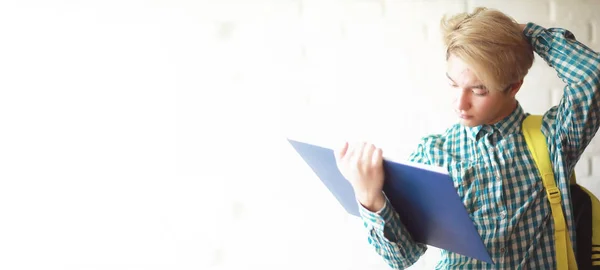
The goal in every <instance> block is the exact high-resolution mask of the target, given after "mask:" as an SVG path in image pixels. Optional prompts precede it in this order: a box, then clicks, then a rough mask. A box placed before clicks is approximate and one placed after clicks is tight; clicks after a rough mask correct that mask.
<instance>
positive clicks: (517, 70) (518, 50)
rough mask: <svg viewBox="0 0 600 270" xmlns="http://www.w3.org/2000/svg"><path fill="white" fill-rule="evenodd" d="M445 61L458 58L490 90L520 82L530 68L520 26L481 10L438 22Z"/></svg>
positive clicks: (528, 47)
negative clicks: (454, 57)
mask: <svg viewBox="0 0 600 270" xmlns="http://www.w3.org/2000/svg"><path fill="white" fill-rule="evenodd" d="M441 29H442V35H443V39H444V44H445V46H446V60H448V58H449V57H450V56H451V55H454V56H456V57H458V58H460V59H461V60H462V61H464V62H465V63H467V65H469V66H470V67H471V69H472V70H471V71H472V72H473V73H475V75H476V76H477V77H478V78H479V80H481V82H482V83H483V84H484V85H485V86H486V87H488V88H489V89H490V90H504V89H506V88H507V86H509V85H510V84H512V83H515V82H518V81H520V80H522V79H523V78H524V77H525V75H527V72H528V71H529V69H530V68H531V65H532V64H533V59H534V56H533V50H532V48H531V45H530V44H529V42H527V40H526V39H525V36H524V35H523V33H522V30H521V27H520V26H519V24H518V23H517V22H516V21H515V20H514V19H512V18H510V17H508V16H507V15H505V14H504V13H502V12H500V11H497V10H492V9H487V8H483V7H479V8H476V9H475V10H474V12H473V13H471V14H468V13H460V14H457V15H454V16H452V17H450V18H447V17H444V18H442V20H441Z"/></svg>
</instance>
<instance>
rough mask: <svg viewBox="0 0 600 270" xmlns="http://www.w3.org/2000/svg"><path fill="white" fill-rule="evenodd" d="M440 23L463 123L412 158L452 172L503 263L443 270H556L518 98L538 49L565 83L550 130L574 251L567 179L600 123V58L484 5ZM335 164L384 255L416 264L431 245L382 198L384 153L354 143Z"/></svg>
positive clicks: (564, 33) (445, 262) (460, 261)
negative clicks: (415, 237)
mask: <svg viewBox="0 0 600 270" xmlns="http://www.w3.org/2000/svg"><path fill="white" fill-rule="evenodd" d="M441 26H442V30H443V36H444V41H445V45H446V48H447V55H446V60H447V74H446V75H447V77H448V81H449V83H450V87H451V88H452V89H454V91H456V94H457V98H456V108H455V109H456V113H457V114H458V116H459V118H460V123H459V124H456V125H454V126H452V127H450V128H449V129H447V130H446V131H445V133H444V134H438V135H430V136H427V137H425V138H423V140H422V142H421V143H420V144H419V145H418V147H417V149H416V151H415V152H414V153H413V154H412V155H411V156H410V160H412V161H416V162H420V163H425V164H430V165H436V166H441V167H445V168H447V169H448V171H449V172H450V174H451V176H452V179H453V181H454V183H455V187H456V189H457V192H458V194H459V196H460V197H461V198H462V200H463V202H464V204H465V206H466V208H467V210H468V211H469V213H470V215H471V217H472V219H473V221H474V223H475V226H476V228H477V230H478V231H479V233H480V235H481V236H482V238H483V241H484V243H485V244H486V246H487V248H488V250H489V252H490V254H491V256H492V259H493V260H494V261H495V262H496V264H495V265H491V264H487V263H485V262H481V261H478V260H474V259H470V258H467V257H465V256H461V255H458V254H455V253H451V252H447V251H442V257H441V258H442V259H441V261H440V262H439V264H438V265H437V267H436V268H440V269H556V260H555V255H554V254H555V253H554V233H553V232H554V224H553V219H552V214H551V209H550V205H549V203H548V198H547V196H546V192H545V190H544V186H543V183H542V180H541V177H540V176H539V174H538V170H537V168H536V165H535V163H534V160H533V158H532V157H531V155H530V153H529V150H528V148H527V145H526V143H525V140H524V137H523V135H522V132H521V123H522V121H523V120H524V118H525V117H526V116H527V114H526V113H525V112H524V111H523V109H522V108H521V106H520V104H519V102H518V101H517V100H516V99H515V95H516V94H517V91H519V89H520V87H521V85H522V83H523V78H524V77H525V75H526V74H527V72H528V70H529V69H530V67H531V65H532V62H533V52H534V51H535V53H537V54H538V55H539V56H541V58H543V59H544V60H545V61H546V62H547V63H548V64H549V65H550V66H552V67H554V69H556V72H557V73H558V76H559V77H560V78H561V79H562V80H563V82H565V84H566V86H565V88H564V94H563V97H562V99H561V101H560V103H559V104H558V105H557V106H554V107H552V108H550V109H549V110H548V111H547V112H546V113H545V114H544V116H543V127H542V132H543V133H544V135H545V136H546V137H547V140H548V147H549V151H550V158H551V160H552V163H553V169H554V173H555V177H556V181H557V186H558V187H559V188H560V191H561V193H562V195H563V197H562V200H563V203H564V205H565V216H566V219H567V226H568V228H569V233H570V236H571V242H572V243H573V245H575V236H574V231H573V226H572V225H573V215H572V211H571V207H570V203H571V201H570V198H569V189H568V179H569V177H570V176H571V172H572V171H573V168H574V167H575V164H576V163H577V161H578V159H579V157H580V156H581V154H582V153H583V151H584V149H585V148H586V146H587V145H588V144H589V142H590V140H591V139H592V138H593V137H594V135H595V134H596V131H597V130H598V126H599V124H600V122H599V120H600V119H599V110H600V100H599V97H600V95H599V94H598V91H599V89H600V56H599V54H598V53H597V52H594V51H592V50H590V49H589V48H587V47H586V46H584V45H583V44H581V43H579V42H578V41H577V40H576V39H575V37H574V36H573V34H572V33H571V32H569V31H568V30H565V29H560V28H550V29H546V28H543V27H541V26H539V25H536V24H534V23H528V24H518V23H517V22H515V21H514V20H513V19H511V18H509V17H507V16H506V15H504V14H503V13H501V12H498V11H494V10H488V9H485V8H478V9H476V10H475V11H474V12H473V13H471V14H459V15H456V16H454V17H452V18H450V19H448V20H446V19H444V20H442V24H441ZM530 90H531V91H544V89H530ZM336 159H337V162H338V167H339V168H340V171H341V172H342V174H343V175H344V176H345V177H346V178H347V179H348V180H349V181H350V182H351V183H352V185H353V188H354V191H355V193H356V196H357V200H358V202H359V203H360V205H361V208H360V210H361V215H362V217H363V219H364V221H365V222H364V223H365V226H366V229H367V231H368V239H369V242H370V243H371V244H372V245H373V247H374V248H375V250H376V252H377V253H378V254H380V255H381V256H382V257H383V259H384V260H385V261H386V262H387V263H388V264H389V265H390V266H391V267H392V268H394V269H404V268H406V267H408V266H410V265H412V264H414V263H415V262H416V261H417V260H418V259H419V258H420V256H421V255H422V254H423V253H424V252H425V250H426V249H427V247H426V246H425V245H423V244H420V243H416V242H414V241H413V239H412V238H411V236H410V234H409V233H408V232H407V231H406V229H405V228H404V227H403V225H402V220H400V219H399V216H398V213H397V212H396V211H395V210H394V209H393V208H392V206H391V205H390V203H389V201H388V199H387V197H386V196H385V194H384V193H383V192H382V187H383V182H384V172H383V169H382V151H381V149H378V148H376V147H375V146H373V145H371V144H366V143H360V144H356V145H348V143H346V144H345V145H344V147H342V148H341V149H339V150H338V152H337V156H336Z"/></svg>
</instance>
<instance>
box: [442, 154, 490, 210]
mask: <svg viewBox="0 0 600 270" xmlns="http://www.w3.org/2000/svg"><path fill="white" fill-rule="evenodd" d="M449 171H450V174H451V176H452V180H453V181H454V187H455V188H456V190H457V193H458V195H459V196H460V198H461V199H462V201H463V204H464V205H465V208H466V209H467V211H468V213H469V215H470V216H471V217H472V218H474V219H489V218H494V217H496V216H497V215H496V214H495V212H496V211H495V209H494V205H496V204H495V201H496V200H495V198H494V192H493V190H492V189H490V187H492V186H493V185H494V182H495V179H494V178H495V176H494V173H493V172H492V168H491V167H490V166H489V165H486V164H485V163H483V162H481V161H477V160H474V161H462V162H457V163H454V164H451V165H450V168H449Z"/></svg>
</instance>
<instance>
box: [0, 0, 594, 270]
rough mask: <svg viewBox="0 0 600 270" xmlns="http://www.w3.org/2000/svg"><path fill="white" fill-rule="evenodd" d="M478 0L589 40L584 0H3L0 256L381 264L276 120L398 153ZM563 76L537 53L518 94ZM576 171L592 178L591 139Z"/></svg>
mask: <svg viewBox="0 0 600 270" xmlns="http://www.w3.org/2000/svg"><path fill="white" fill-rule="evenodd" d="M478 5H485V6H489V7H495V8H500V9H501V10H503V11H505V12H507V13H509V14H510V15H512V16H514V17H515V18H516V19H518V20H520V21H523V22H525V21H528V20H531V21H534V22H537V23H540V24H542V25H544V26H548V27H551V26H561V27H565V28H568V29H570V30H571V31H572V32H573V33H574V34H575V35H576V36H577V37H578V38H579V39H580V40H582V41H584V42H586V43H587V44H588V45H589V46H590V47H592V48H594V49H596V50H600V15H598V14H599V13H598V12H597V11H598V10H600V1H598V0H561V1H558V0H552V1H548V0H545V1H542V0H528V1H500V0H495V1H491V0H490V1H485V0H460V1H458V0H421V1H417V0H412V1H411V0H252V1H248V0H213V1H209V0H205V1H187V0H155V1H137V0H128V1H46V0H43V1H42V0H40V1H32V0H30V1H2V2H1V3H0V22H1V23H0V34H1V36H2V42H0V59H2V61H0V69H1V72H0V74H2V75H0V77H1V79H0V89H2V90H1V91H0V93H1V98H0V115H1V116H2V117H0V126H1V127H2V131H1V132H0V158H1V160H0V164H2V165H1V166H0V168H1V169H0V179H1V180H0V183H2V185H1V187H0V216H1V217H2V222H0V239H2V241H0V254H2V259H0V269H111V270H118V269H145V270H149V269H150V270H153V269H169V270H171V269H182V270H186V269H211V270H212V269H236V270H237V269H382V270H383V269H388V268H387V266H386V265H385V264H384V263H383V261H382V260H381V258H380V257H379V256H377V255H376V254H375V253H374V252H373V250H372V248H371V247H370V246H369V245H368V243H367V241H366V235H365V234H364V232H363V231H362V225H361V223H360V221H358V220H357V219H355V218H351V217H349V216H348V215H347V214H345V213H344V212H343V210H342V209H341V208H340V207H339V205H338V204H337V202H336V201H335V199H334V198H333V197H332V196H331V195H330V193H329V192H328V191H327V190H326V189H325V187H324V186H323V185H322V184H321V183H320V182H319V180H318V179H316V178H315V177H314V175H313V174H312V172H311V171H310V170H309V169H308V167H307V166H305V165H304V163H303V161H302V160H301V159H300V158H299V157H298V156H297V155H296V154H295V152H293V150H292V149H291V148H290V146H289V145H288V144H287V142H286V141H285V140H284V137H287V136H289V137H294V138H297V139H306V140H310V141H313V142H316V143H319V144H323V145H327V146H337V145H338V144H337V143H338V142H339V141H341V140H344V139H346V140H361V139H365V140H369V141H372V142H375V143H376V144H378V145H379V146H381V147H383V148H384V150H385V153H386V155H388V156H394V157H398V158H404V157H406V155H408V153H410V152H411V151H412V150H413V149H414V147H415V145H416V143H417V142H418V140H419V139H420V138H421V137H422V136H424V135H426V134H429V133H433V132H436V133H437V132H442V131H443V130H444V129H445V128H446V127H447V126H448V125H450V124H452V123H453V122H454V121H455V120H456V119H455V116H454V114H453V113H452V110H451V109H452V107H451V94H450V91H447V90H446V89H447V86H446V82H445V79H444V72H445V63H444V52H443V50H442V44H441V38H440V36H439V30H438V24H439V19H440V17H441V16H442V15H443V14H444V13H456V12H462V11H467V10H472V8H474V7H475V6H478ZM561 85H562V84H561V82H560V80H559V79H558V78H557V77H556V75H555V73H554V71H553V70H551V69H550V68H549V67H548V66H547V65H545V64H544V63H543V62H542V60H541V59H539V58H536V63H535V64H534V67H533V69H532V70H531V73H530V75H529V76H528V77H527V79H526V81H525V84H524V85H523V88H522V90H521V92H520V93H519V99H520V101H521V103H522V105H523V106H524V107H525V109H526V110H528V111H529V112H532V113H542V112H543V111H544V110H546V109H547V108H548V107H549V106H551V105H552V104H556V103H557V97H559V96H560V93H561V92H560V91H561ZM417 116H418V117H420V118H421V119H417V118H416V117H417ZM577 173H578V175H579V180H580V182H581V183H582V184H583V185H584V186H586V187H588V188H590V189H591V190H592V191H593V192H595V193H596V194H598V195H600V184H598V183H600V181H599V180H600V142H598V140H594V142H593V143H592V144H591V145H590V147H589V149H588V151H586V153H585V155H584V157H583V158H582V159H581V161H580V163H579V166H577ZM438 256H439V255H438V253H437V250H435V249H433V248H432V249H431V250H430V251H429V252H428V253H427V254H426V255H425V256H424V257H423V258H422V259H421V260H420V261H419V262H418V263H417V264H416V265H415V266H413V267H412V268H411V269H432V268H433V266H434V265H435V263H436V259H437V258H438Z"/></svg>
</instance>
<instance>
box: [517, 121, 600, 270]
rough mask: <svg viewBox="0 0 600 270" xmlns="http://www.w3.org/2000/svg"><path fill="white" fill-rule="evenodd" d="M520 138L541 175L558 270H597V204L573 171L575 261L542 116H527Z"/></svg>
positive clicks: (599, 241) (599, 236) (599, 228)
mask: <svg viewBox="0 0 600 270" xmlns="http://www.w3.org/2000/svg"><path fill="white" fill-rule="evenodd" d="M523 135H524V137H525V141H526V142H527V147H528V148H529V151H530V152H531V154H532V156H533V158H534V160H535V163H536V166H537V168H538V170H539V172H540V174H541V176H542V181H543V183H544V188H545V189H546V193H547V195H548V200H549V201H550V206H551V209H552V217H553V219H554V242H555V252H556V260H557V268H558V269H561V270H562V269H578V268H579V269H582V270H583V269H597V270H600V201H599V200H598V198H596V196H594V194H592V193H591V192H590V191H589V190H587V189H585V188H584V187H582V186H580V185H579V184H577V181H576V177H575V172H573V173H572V177H571V179H570V184H569V187H570V191H571V201H572V207H573V217H574V226H575V232H576V248H577V249H576V250H577V258H575V256H574V251H573V248H572V245H571V238H570V237H569V234H568V229H567V227H566V222H565V218H564V214H563V209H562V203H561V194H560V190H559V189H558V188H557V187H556V182H555V179H554V173H553V170H552V163H551V162H550V156H549V154H548V146H547V143H546V137H545V136H544V135H543V134H542V116H541V115H529V116H528V117H527V118H526V119H525V121H523Z"/></svg>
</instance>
